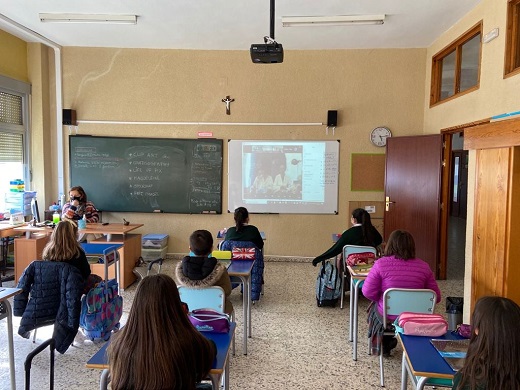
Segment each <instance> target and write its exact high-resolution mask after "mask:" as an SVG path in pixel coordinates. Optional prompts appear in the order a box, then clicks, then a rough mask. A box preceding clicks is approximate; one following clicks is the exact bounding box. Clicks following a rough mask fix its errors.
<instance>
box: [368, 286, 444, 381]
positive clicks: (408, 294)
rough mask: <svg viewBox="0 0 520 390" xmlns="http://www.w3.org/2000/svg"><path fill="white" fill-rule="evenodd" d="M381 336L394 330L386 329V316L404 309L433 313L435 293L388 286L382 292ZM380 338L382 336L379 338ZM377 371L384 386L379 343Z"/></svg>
mask: <svg viewBox="0 0 520 390" xmlns="http://www.w3.org/2000/svg"><path fill="white" fill-rule="evenodd" d="M383 302H384V306H383V336H385V335H388V336H392V335H394V334H395V333H394V332H388V331H386V327H387V325H388V322H387V317H388V316H389V315H391V316H398V315H399V314H401V313H402V312H404V311H411V312H414V313H425V314H433V311H434V309H435V303H436V302H437V294H436V293H435V291H433V290H430V289H409V288H389V289H388V290H386V291H385V293H384V294H383ZM381 340H382V338H381ZM378 347H379V352H380V353H379V373H380V378H381V380H380V382H381V387H384V386H385V375H384V369H383V351H382V345H379V346H378Z"/></svg>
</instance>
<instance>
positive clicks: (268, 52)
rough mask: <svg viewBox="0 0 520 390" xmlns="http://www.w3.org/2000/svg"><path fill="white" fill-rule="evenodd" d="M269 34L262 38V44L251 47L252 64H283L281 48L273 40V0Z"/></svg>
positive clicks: (272, 0) (272, 1) (279, 44)
mask: <svg viewBox="0 0 520 390" xmlns="http://www.w3.org/2000/svg"><path fill="white" fill-rule="evenodd" d="M270 27H271V31H270V32H271V34H270V35H269V36H265V37H264V43H253V44H252V45H251V50H250V53H251V60H252V61H253V63H254V64H279V63H281V62H283V47H282V44H281V43H277V42H276V41H275V40H274V0H271V9H270Z"/></svg>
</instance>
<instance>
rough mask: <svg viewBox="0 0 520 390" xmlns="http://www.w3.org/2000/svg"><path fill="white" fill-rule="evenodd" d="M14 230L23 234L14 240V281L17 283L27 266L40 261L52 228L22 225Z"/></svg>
mask: <svg viewBox="0 0 520 390" xmlns="http://www.w3.org/2000/svg"><path fill="white" fill-rule="evenodd" d="M14 230H15V231H16V232H21V233H25V235H24V236H22V237H18V238H16V239H15V240H14V280H15V282H17V281H18V279H20V276H22V273H23V271H24V270H25V268H27V266H28V265H29V264H31V263H32V262H33V261H34V260H41V259H42V252H43V248H45V245H47V242H48V241H49V236H50V235H51V234H52V228H50V227H35V226H29V225H24V226H19V227H15V228H14Z"/></svg>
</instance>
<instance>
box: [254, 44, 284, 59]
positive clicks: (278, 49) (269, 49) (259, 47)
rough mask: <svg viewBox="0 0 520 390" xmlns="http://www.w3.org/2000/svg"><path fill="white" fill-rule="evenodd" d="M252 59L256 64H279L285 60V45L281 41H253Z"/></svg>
mask: <svg viewBox="0 0 520 390" xmlns="http://www.w3.org/2000/svg"><path fill="white" fill-rule="evenodd" d="M250 51H251V60H252V61H253V62H254V63H255V64H277V63H280V62H283V47H282V45H281V44H280V43H276V42H274V43H258V44H257V43H253V44H252V45H251V50H250Z"/></svg>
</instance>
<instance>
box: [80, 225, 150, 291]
mask: <svg viewBox="0 0 520 390" xmlns="http://www.w3.org/2000/svg"><path fill="white" fill-rule="evenodd" d="M141 226H143V224H130V225H124V224H122V223H110V224H108V225H102V224H100V223H88V224H87V227H86V228H85V229H80V230H79V231H80V232H81V233H90V234H104V235H105V236H103V237H101V238H98V239H96V240H93V241H90V244H109V243H114V244H123V246H122V247H121V248H120V249H119V250H118V252H119V261H120V262H121V266H120V267H121V275H120V278H121V284H120V285H119V288H121V289H123V290H124V289H125V288H127V287H128V286H130V285H131V284H132V283H133V282H134V281H135V279H136V276H135V274H134V273H133V269H134V267H135V263H136V262H137V260H139V257H141V234H128V233H129V232H131V231H133V230H135V229H138V228H140V227H141ZM90 269H91V270H92V272H93V273H95V274H96V275H104V272H105V268H104V266H103V264H91V265H90ZM108 276H109V278H114V277H115V270H114V267H112V268H111V269H110V270H109V273H108Z"/></svg>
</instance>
